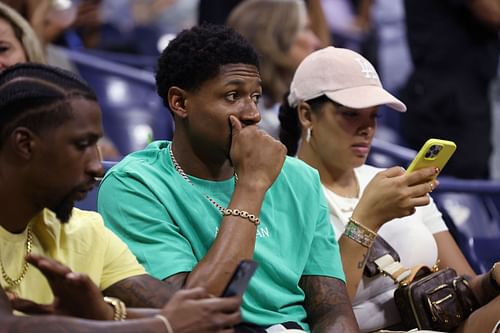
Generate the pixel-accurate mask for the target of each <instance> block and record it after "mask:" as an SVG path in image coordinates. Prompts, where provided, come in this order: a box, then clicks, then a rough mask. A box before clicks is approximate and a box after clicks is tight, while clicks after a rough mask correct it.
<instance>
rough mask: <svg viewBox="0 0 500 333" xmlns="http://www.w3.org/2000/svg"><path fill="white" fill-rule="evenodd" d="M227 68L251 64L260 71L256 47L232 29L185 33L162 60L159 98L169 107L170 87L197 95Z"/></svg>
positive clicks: (200, 29)
mask: <svg viewBox="0 0 500 333" xmlns="http://www.w3.org/2000/svg"><path fill="white" fill-rule="evenodd" d="M227 64H248V65H254V66H256V67H257V68H259V59H258V56H257V52H256V51H255V49H254V48H253V47H252V45H251V44H250V43H249V42H248V41H247V40H246V39H245V38H244V37H243V36H242V35H240V34H239V33H238V32H236V31H235V30H233V29H231V28H229V27H226V26H222V25H214V24H202V25H201V26H195V27H193V28H191V29H187V30H183V31H182V32H181V33H179V35H178V36H177V37H176V38H175V39H173V40H172V41H171V42H170V43H169V44H168V46H167V47H166V48H165V49H164V50H163V52H162V54H161V56H160V58H159V59H158V68H157V72H156V90H157V92H158V95H160V97H161V98H162V99H163V103H164V104H165V106H167V107H168V101H167V95H168V94H167V92H168V89H170V87H173V86H176V87H179V88H182V89H185V90H188V91H195V90H196V89H198V88H199V87H200V86H201V85H202V84H203V82H205V81H207V80H209V79H212V78H214V77H215V76H217V74H218V73H219V71H220V67H221V66H223V65H227Z"/></svg>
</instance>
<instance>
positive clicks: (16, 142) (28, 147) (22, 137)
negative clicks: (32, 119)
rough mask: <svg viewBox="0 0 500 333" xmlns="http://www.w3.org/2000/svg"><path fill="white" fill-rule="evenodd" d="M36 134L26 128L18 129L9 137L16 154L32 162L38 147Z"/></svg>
mask: <svg viewBox="0 0 500 333" xmlns="http://www.w3.org/2000/svg"><path fill="white" fill-rule="evenodd" d="M35 137H36V135H35V133H33V131H32V130H30V129H29V128H26V127H17V128H16V129H14V131H12V133H11V134H10V136H9V140H8V141H9V143H10V146H11V147H12V150H13V151H14V153H15V154H16V155H17V156H19V157H20V158H22V159H24V160H30V159H31V157H32V156H33V152H34V150H35V147H36V140H35Z"/></svg>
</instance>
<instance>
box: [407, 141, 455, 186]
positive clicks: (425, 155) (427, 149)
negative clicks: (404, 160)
mask: <svg viewBox="0 0 500 333" xmlns="http://www.w3.org/2000/svg"><path fill="white" fill-rule="evenodd" d="M455 149H457V146H456V144H455V143H454V142H453V141H448V140H441V139H429V140H427V141H426V142H425V143H424V145H423V146H422V148H421V149H420V151H419V152H418V154H417V156H416V157H415V159H414V160H413V161H412V162H411V164H410V165H409V166H408V169H407V170H406V172H412V171H415V170H419V169H422V168H427V167H436V168H439V172H438V173H437V174H436V175H434V176H433V177H432V178H431V179H429V180H434V179H435V178H436V177H437V176H438V174H439V173H440V172H441V170H443V168H444V166H445V165H446V163H447V162H448V160H449V159H450V157H451V156H452V155H453V153H454V152H455Z"/></svg>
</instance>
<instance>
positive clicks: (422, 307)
mask: <svg viewBox="0 0 500 333" xmlns="http://www.w3.org/2000/svg"><path fill="white" fill-rule="evenodd" d="M394 301H395V303H396V306H397V308H398V310H399V313H400V315H401V319H402V322H403V324H404V325H405V327H406V328H407V329H411V328H418V329H428V330H436V331H444V332H449V331H452V330H454V329H455V328H456V327H457V326H458V325H460V323H461V322H462V321H464V320H465V319H466V318H467V317H468V316H469V315H470V314H471V313H472V312H473V311H474V310H475V309H477V308H478V302H477V300H476V297H475V296H474V293H473V292H472V289H471V288H470V287H469V283H468V281H467V279H466V278H465V277H464V276H458V275H457V273H456V272H455V270H453V269H452V268H445V269H442V270H439V271H436V272H432V270H431V269H430V268H429V267H426V266H424V267H422V268H420V274H417V275H416V278H415V279H413V281H406V282H404V283H403V284H400V285H399V287H398V288H397V289H396V290H395V291H394Z"/></svg>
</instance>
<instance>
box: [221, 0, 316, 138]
mask: <svg viewBox="0 0 500 333" xmlns="http://www.w3.org/2000/svg"><path fill="white" fill-rule="evenodd" d="M227 25H228V26H230V27H231V28H233V29H235V30H236V31H238V32H239V33H241V34H242V35H243V36H244V37H245V38H246V39H248V40H249V41H250V43H251V44H252V46H253V47H254V48H255V49H256V50H257V53H258V54H259V57H260V59H259V60H260V75H261V78H262V90H263V97H262V99H261V100H260V101H259V110H260V112H261V118H262V120H261V121H260V122H259V124H258V126H259V127H260V128H262V129H264V130H265V131H266V132H268V133H269V134H270V135H272V136H273V137H275V138H278V136H279V120H278V110H279V103H280V101H281V99H282V97H283V95H284V94H285V92H286V91H287V90H288V87H289V85H290V82H291V80H292V77H293V73H294V72H295V69H296V68H297V66H298V65H299V64H300V62H301V61H302V59H304V58H305V57H306V56H307V55H309V54H310V53H311V52H313V51H314V50H316V49H317V48H319V47H320V40H319V39H318V37H317V36H316V34H315V33H314V32H313V31H312V30H311V25H310V20H309V17H308V14H307V9H306V6H305V4H304V2H303V1H300V0H283V1H273V0H247V1H243V2H242V3H240V4H239V5H238V6H237V7H235V8H234V9H233V11H232V12H231V14H230V15H229V18H228V20H227Z"/></svg>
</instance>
